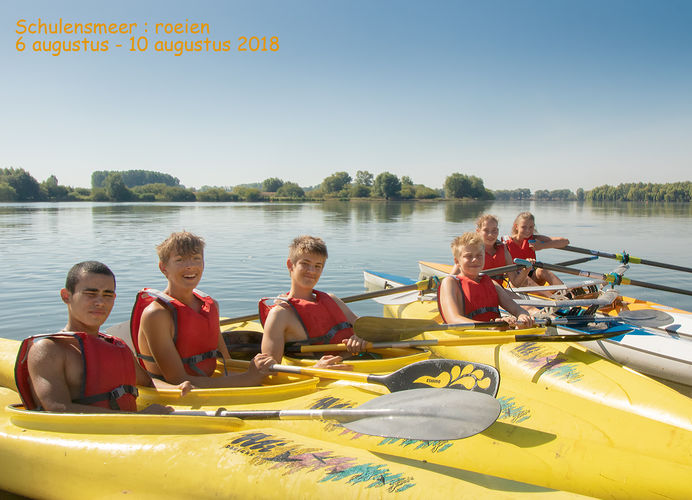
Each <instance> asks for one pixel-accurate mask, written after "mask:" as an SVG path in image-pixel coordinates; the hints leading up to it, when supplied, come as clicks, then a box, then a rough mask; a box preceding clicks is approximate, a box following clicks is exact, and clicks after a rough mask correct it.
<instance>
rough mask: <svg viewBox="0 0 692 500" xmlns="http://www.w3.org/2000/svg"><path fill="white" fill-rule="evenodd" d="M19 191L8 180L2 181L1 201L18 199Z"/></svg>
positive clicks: (0, 186) (0, 188)
mask: <svg viewBox="0 0 692 500" xmlns="http://www.w3.org/2000/svg"><path fill="white" fill-rule="evenodd" d="M16 200H17V191H15V190H14V188H13V187H12V186H10V185H9V184H8V183H7V182H0V201H16Z"/></svg>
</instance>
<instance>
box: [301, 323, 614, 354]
mask: <svg viewBox="0 0 692 500" xmlns="http://www.w3.org/2000/svg"><path fill="white" fill-rule="evenodd" d="M528 330H532V329H528ZM535 330H543V329H541V328H536V329H535ZM622 334H623V332H622V331H617V332H605V333H584V334H576V335H545V334H520V335H502V336H495V335H482V336H475V337H459V338H458V339H425V340H406V341H400V342H367V343H366V346H365V350H371V349H388V348H395V347H396V348H410V347H431V346H463V345H495V344H498V345H499V344H512V343H514V342H590V341H592V340H603V339H607V338H610V337H616V336H618V335H622ZM336 350H344V351H345V350H346V344H332V345H310V346H301V352H322V351H336Z"/></svg>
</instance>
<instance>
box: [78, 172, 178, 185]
mask: <svg viewBox="0 0 692 500" xmlns="http://www.w3.org/2000/svg"><path fill="white" fill-rule="evenodd" d="M111 173H114V171H108V170H97V171H95V172H92V173H91V187H92V188H97V187H104V188H105V187H106V184H105V183H106V179H107V178H108V176H109V175H110V174H111ZM115 173H119V174H120V175H121V176H122V179H123V183H124V184H125V186H127V187H128V188H133V187H135V186H144V185H146V184H165V185H166V186H180V180H179V179H178V178H177V177H173V176H172V175H170V174H165V173H163V172H156V171H153V170H123V171H118V172H115Z"/></svg>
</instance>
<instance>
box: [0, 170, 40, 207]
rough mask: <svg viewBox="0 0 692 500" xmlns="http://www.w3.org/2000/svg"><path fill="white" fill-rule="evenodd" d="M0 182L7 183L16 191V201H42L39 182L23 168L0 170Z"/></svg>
mask: <svg viewBox="0 0 692 500" xmlns="http://www.w3.org/2000/svg"><path fill="white" fill-rule="evenodd" d="M0 182H5V183H7V184H8V185H10V186H11V187H12V189H14V191H15V193H16V196H17V198H16V201H40V200H41V187H40V185H39V183H38V181H37V180H36V179H34V178H33V177H32V176H31V174H30V173H29V172H27V171H26V170H24V169H23V168H3V169H0Z"/></svg>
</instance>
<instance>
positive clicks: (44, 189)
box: [40, 175, 70, 201]
mask: <svg viewBox="0 0 692 500" xmlns="http://www.w3.org/2000/svg"><path fill="white" fill-rule="evenodd" d="M40 187H41V198H44V199H46V200H51V201H62V200H67V199H68V194H69V192H70V190H69V189H68V188H67V186H61V185H60V184H58V178H57V177H55V176H54V175H51V176H50V177H48V178H47V179H46V180H45V181H43V182H42V183H41V186H40Z"/></svg>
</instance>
